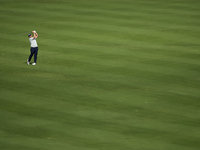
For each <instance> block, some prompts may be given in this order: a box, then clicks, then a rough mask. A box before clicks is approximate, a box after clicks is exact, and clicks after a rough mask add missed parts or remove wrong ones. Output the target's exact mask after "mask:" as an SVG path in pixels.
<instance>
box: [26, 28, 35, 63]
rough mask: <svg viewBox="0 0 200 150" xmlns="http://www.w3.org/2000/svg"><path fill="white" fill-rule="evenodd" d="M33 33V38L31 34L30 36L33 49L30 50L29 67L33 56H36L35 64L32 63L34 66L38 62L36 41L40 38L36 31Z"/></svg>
mask: <svg viewBox="0 0 200 150" xmlns="http://www.w3.org/2000/svg"><path fill="white" fill-rule="evenodd" d="M32 33H33V34H34V35H33V36H32V35H31V34H28V37H29V41H30V43H31V49H30V50H31V54H30V56H29V59H27V65H29V64H30V61H31V58H32V57H33V55H34V63H32V65H36V61H37V54H38V45H37V41H36V39H37V38H38V34H37V32H36V31H32Z"/></svg>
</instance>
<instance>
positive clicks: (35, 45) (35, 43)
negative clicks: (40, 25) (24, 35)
mask: <svg viewBox="0 0 200 150" xmlns="http://www.w3.org/2000/svg"><path fill="white" fill-rule="evenodd" d="M29 41H30V43H31V47H38V45H37V41H36V39H34V38H33V37H31V38H29Z"/></svg>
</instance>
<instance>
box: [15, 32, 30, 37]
mask: <svg viewBox="0 0 200 150" xmlns="http://www.w3.org/2000/svg"><path fill="white" fill-rule="evenodd" d="M28 33H31V32H26V33H22V34H19V35H18V36H20V35H24V34H28Z"/></svg>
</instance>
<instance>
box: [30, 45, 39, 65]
mask: <svg viewBox="0 0 200 150" xmlns="http://www.w3.org/2000/svg"><path fill="white" fill-rule="evenodd" d="M30 51H31V54H30V56H29V59H28V61H29V62H30V61H31V58H32V57H33V55H34V63H36V61H37V54H38V47H31V49H30Z"/></svg>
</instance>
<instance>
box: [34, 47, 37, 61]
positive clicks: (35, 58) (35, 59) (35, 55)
mask: <svg viewBox="0 0 200 150" xmlns="http://www.w3.org/2000/svg"><path fill="white" fill-rule="evenodd" d="M37 55H38V48H37V49H36V50H35V53H34V63H36V61H37Z"/></svg>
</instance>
